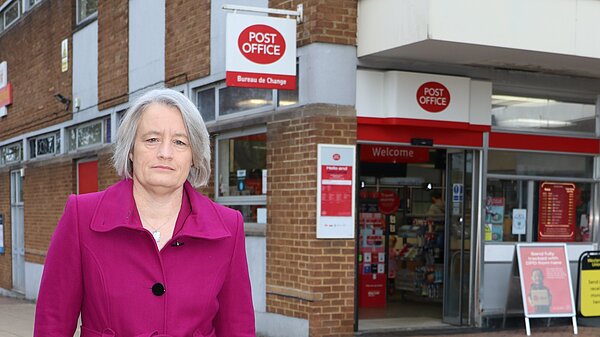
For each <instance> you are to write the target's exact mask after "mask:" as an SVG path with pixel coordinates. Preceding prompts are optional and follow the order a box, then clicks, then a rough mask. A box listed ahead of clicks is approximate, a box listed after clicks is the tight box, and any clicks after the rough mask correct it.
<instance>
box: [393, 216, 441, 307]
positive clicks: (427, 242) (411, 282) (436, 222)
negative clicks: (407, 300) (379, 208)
mask: <svg viewBox="0 0 600 337" xmlns="http://www.w3.org/2000/svg"><path fill="white" fill-rule="evenodd" d="M407 220H408V221H409V222H410V224H405V225H402V226H400V230H399V231H398V234H397V235H398V237H399V238H401V242H402V247H401V248H400V251H399V253H398V256H397V257H396V263H397V270H398V271H397V276H396V283H395V287H396V290H401V291H405V292H409V293H413V294H418V295H420V296H421V297H425V298H427V299H431V300H440V301H441V298H442V290H443V277H444V264H443V263H444V259H443V251H444V220H443V219H441V218H440V217H437V218H434V217H425V216H423V217H420V216H407Z"/></svg>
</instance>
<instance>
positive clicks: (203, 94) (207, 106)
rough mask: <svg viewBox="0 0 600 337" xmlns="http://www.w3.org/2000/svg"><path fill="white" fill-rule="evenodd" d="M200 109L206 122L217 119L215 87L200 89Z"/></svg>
mask: <svg viewBox="0 0 600 337" xmlns="http://www.w3.org/2000/svg"><path fill="white" fill-rule="evenodd" d="M197 98H198V110H200V115H202V119H204V121H205V122H208V121H214V120H215V88H209V89H206V90H201V91H198V97H197Z"/></svg>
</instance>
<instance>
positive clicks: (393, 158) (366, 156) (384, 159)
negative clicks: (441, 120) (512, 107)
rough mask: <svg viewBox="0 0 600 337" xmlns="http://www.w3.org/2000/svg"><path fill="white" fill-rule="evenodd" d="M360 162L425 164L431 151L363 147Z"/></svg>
mask: <svg viewBox="0 0 600 337" xmlns="http://www.w3.org/2000/svg"><path fill="white" fill-rule="evenodd" d="M360 160H361V161H366V162H371V163H425V162H428V161H429V149H426V148H420V147H409V146H388V145H361V146H360Z"/></svg>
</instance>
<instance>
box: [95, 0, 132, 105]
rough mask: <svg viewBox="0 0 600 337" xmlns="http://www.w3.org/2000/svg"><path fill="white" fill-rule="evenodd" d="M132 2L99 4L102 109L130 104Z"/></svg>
mask: <svg viewBox="0 0 600 337" xmlns="http://www.w3.org/2000/svg"><path fill="white" fill-rule="evenodd" d="M128 93H129V1H127V0H113V1H99V2H98V109H99V110H103V109H106V108H108V107H111V106H114V105H117V104H120V103H124V102H127V99H128V96H127V95H128Z"/></svg>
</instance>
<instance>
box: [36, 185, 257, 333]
mask: <svg viewBox="0 0 600 337" xmlns="http://www.w3.org/2000/svg"><path fill="white" fill-rule="evenodd" d="M132 186H133V183H132V181H131V180H123V181H121V182H119V183H117V184H115V185H113V186H111V187H109V188H108V189H107V190H106V191H104V192H99V193H91V194H85V195H78V196H74V195H73V196H70V197H69V199H68V201H67V205H66V208H65V212H64V214H63V216H62V218H61V219H60V221H59V223H58V226H57V228H56V231H55V232H54V235H53V236H52V240H51V242H50V248H49V250H48V256H47V257H46V263H45V265H44V273H43V276H42V282H41V286H40V293H39V296H38V302H37V308H36V317H35V328H34V336H36V337H66V336H69V337H72V336H73V334H74V332H75V329H76V325H77V318H78V316H79V314H80V312H81V318H82V328H81V336H82V337H96V336H98V337H112V336H116V337H159V336H164V337H166V336H172V337H184V336H185V337H188V336H193V337H234V336H244V337H246V336H255V332H254V309H253V306H252V297H251V290H250V280H249V277H248V266H247V262H246V251H245V243H244V240H245V237H244V225H243V220H242V217H241V215H240V213H239V212H237V211H234V210H232V209H229V208H226V207H223V206H220V205H218V204H216V203H214V202H212V201H211V200H210V199H208V198H206V197H205V196H203V195H201V194H200V193H198V192H197V191H196V190H195V189H194V188H193V187H192V186H191V185H190V184H189V183H188V182H186V183H185V186H184V190H185V194H187V196H188V199H189V203H186V202H184V205H182V210H183V208H184V206H186V205H187V207H188V210H187V211H188V213H187V214H189V216H187V218H185V216H182V215H181V214H182V213H180V218H179V219H178V226H179V229H177V227H176V234H174V236H173V238H172V239H171V240H170V241H169V242H168V243H167V244H166V245H165V246H164V247H163V249H162V250H160V251H159V250H158V247H157V246H156V243H155V242H154V239H153V237H152V235H151V234H150V232H148V231H147V230H145V229H144V228H142V226H141V222H140V221H139V215H138V213H137V209H136V207H135V202H134V200H133V191H132ZM190 208H191V209H190Z"/></svg>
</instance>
